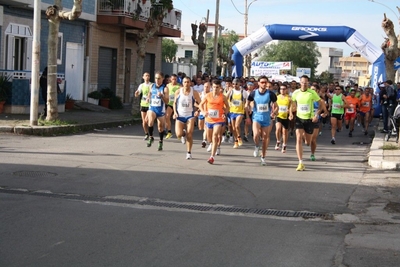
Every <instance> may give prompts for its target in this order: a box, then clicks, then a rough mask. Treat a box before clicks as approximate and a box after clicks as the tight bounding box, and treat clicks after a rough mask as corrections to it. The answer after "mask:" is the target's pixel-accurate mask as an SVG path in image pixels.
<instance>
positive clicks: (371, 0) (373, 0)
mask: <svg viewBox="0 0 400 267" xmlns="http://www.w3.org/2000/svg"><path fill="white" fill-rule="evenodd" d="M368 1H369V2H372V3H375V4H378V5H381V6H384V7H386V8H387V9H389V10H390V11H392V12H393V14H394V16H395V17H396V18H397V20H399V16H398V15H397V14H396V12H394V10H393V9H392V8H390V7H389V6H387V5H385V4H383V3H380V2H377V1H375V0H368Z"/></svg>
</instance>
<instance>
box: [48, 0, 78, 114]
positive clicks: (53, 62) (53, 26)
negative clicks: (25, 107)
mask: <svg viewBox="0 0 400 267" xmlns="http://www.w3.org/2000/svg"><path fill="white" fill-rule="evenodd" d="M82 1H83V0H74V5H73V7H72V10H71V11H63V10H62V1H61V0H55V1H54V5H53V6H49V7H48V8H47V10H46V17H47V19H48V21H49V37H48V48H47V49H48V52H47V53H48V59H47V65H48V66H47V69H48V71H47V103H46V105H47V117H46V120H47V121H55V120H56V119H57V118H58V108H57V46H58V32H59V28H60V21H61V20H74V19H76V18H79V16H80V15H81V13H82Z"/></svg>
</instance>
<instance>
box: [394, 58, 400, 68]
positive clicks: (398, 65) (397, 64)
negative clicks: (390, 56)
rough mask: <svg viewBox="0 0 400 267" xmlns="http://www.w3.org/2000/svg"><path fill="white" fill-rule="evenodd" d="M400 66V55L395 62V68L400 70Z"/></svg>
mask: <svg viewBox="0 0 400 267" xmlns="http://www.w3.org/2000/svg"><path fill="white" fill-rule="evenodd" d="M399 68H400V57H398V58H396V60H395V62H394V70H398V69H399Z"/></svg>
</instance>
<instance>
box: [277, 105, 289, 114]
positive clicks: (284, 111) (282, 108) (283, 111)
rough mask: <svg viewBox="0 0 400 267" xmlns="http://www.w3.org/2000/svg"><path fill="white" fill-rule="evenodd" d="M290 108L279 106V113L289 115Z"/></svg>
mask: <svg viewBox="0 0 400 267" xmlns="http://www.w3.org/2000/svg"><path fill="white" fill-rule="evenodd" d="M287 112H288V107H287V106H279V113H287Z"/></svg>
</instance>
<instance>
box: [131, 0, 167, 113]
mask: <svg viewBox="0 0 400 267" xmlns="http://www.w3.org/2000/svg"><path fill="white" fill-rule="evenodd" d="M172 8H173V4H172V0H162V1H160V0H151V7H150V15H149V17H148V19H147V21H146V24H145V25H144V29H143V30H142V31H140V32H139V33H138V36H137V39H136V44H137V50H136V52H137V65H136V80H135V87H136V88H137V87H138V86H139V84H140V83H141V82H142V76H143V64H144V59H145V56H146V44H147V43H148V41H149V39H150V38H152V37H153V36H154V34H155V33H156V32H158V31H159V29H160V26H161V24H162V22H163V20H164V18H165V16H166V15H167V13H168V10H171V9H172ZM138 101H139V100H138V98H133V103H132V111H131V113H132V114H133V115H135V114H138V113H139V102H138Z"/></svg>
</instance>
